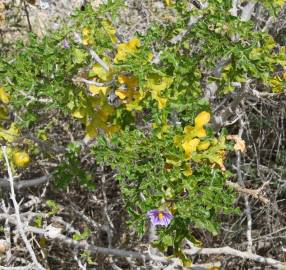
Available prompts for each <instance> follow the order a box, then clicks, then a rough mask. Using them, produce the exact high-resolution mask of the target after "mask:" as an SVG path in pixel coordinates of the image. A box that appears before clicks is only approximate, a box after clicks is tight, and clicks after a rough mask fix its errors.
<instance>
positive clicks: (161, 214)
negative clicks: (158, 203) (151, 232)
mask: <svg viewBox="0 0 286 270" xmlns="http://www.w3.org/2000/svg"><path fill="white" fill-rule="evenodd" d="M147 216H148V218H149V219H150V221H151V222H152V224H153V225H155V226H156V225H161V226H165V227H167V226H168V225H169V224H170V222H171V219H172V218H173V215H172V214H171V213H170V212H168V211H161V210H158V209H153V210H150V211H148V213H147Z"/></svg>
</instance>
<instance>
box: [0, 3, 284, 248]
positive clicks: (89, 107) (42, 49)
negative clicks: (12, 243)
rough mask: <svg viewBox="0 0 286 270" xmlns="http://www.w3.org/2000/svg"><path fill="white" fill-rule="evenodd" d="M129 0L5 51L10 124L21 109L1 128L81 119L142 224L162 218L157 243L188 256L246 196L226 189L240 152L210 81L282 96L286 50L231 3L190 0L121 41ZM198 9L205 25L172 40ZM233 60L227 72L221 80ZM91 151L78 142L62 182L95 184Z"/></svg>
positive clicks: (0, 76)
mask: <svg viewBox="0 0 286 270" xmlns="http://www.w3.org/2000/svg"><path fill="white" fill-rule="evenodd" d="M270 2H271V3H272V2H273V1H268V0H265V1H263V3H262V4H263V5H264V8H269V6H271V10H272V11H271V12H273V11H275V10H277V8H279V5H278V4H279V3H278V2H279V1H274V4H273V5H271V3H270ZM122 5H123V1H120V0H117V1H108V3H107V4H106V5H101V6H100V8H99V9H98V10H96V11H94V10H93V9H92V7H91V6H87V7H86V9H85V11H79V12H78V13H77V14H75V15H74V17H73V20H72V23H71V24H70V25H69V26H65V27H63V28H62V29H60V30H59V31H56V32H52V33H49V34H48V35H47V36H46V37H44V38H43V39H41V40H40V39H38V38H37V37H35V36H33V35H31V36H30V40H29V42H28V44H25V45H24V44H23V43H19V44H18V47H17V52H16V54H14V55H12V59H13V61H11V59H10V58H9V57H6V58H5V57H2V56H1V58H0V85H1V88H0V100H1V102H2V103H3V104H2V103H1V104H2V105H3V106H1V107H0V116H1V119H2V118H3V117H2V115H4V118H5V115H6V114H7V108H6V107H5V106H6V105H7V104H8V103H9V106H10V108H11V109H13V110H15V111H19V112H20V114H21V115H20V117H18V118H17V123H13V124H11V126H10V129H8V131H7V130H6V131H5V132H2V127H1V130H0V136H1V138H4V139H5V140H6V141H8V142H9V140H12V139H11V138H12V137H11V136H14V135H15V134H18V133H19V129H20V128H21V132H22V133H23V134H25V131H27V130H36V129H37V125H38V122H39V121H40V118H43V117H44V116H47V117H46V118H47V119H49V117H48V116H49V113H50V112H51V111H52V110H57V111H58V112H59V113H60V114H61V115H62V116H64V117H63V118H64V119H66V121H67V122H68V123H74V122H81V123H82V126H83V129H82V130H79V129H78V130H77V133H80V135H81V137H82V139H84V141H85V142H87V141H89V142H90V141H91V142H92V141H94V142H95V143H94V146H93V148H92V149H89V150H90V151H92V154H94V155H95V157H96V160H97V164H101V165H104V166H108V167H109V168H110V169H113V170H116V172H117V173H116V178H117V180H118V183H119V186H120V188H121V191H122V195H123V198H124V202H125V206H126V209H127V210H128V212H129V215H130V219H129V222H130V224H131V225H132V226H134V228H136V229H138V232H140V233H144V232H145V231H146V228H147V225H148V224H149V222H153V223H154V224H155V225H158V227H157V229H158V230H157V232H158V236H159V238H158V240H157V242H156V245H157V246H158V247H160V248H161V249H162V250H166V249H167V247H168V246H173V248H174V250H175V251H176V252H179V250H180V244H181V242H182V240H183V239H185V238H188V239H189V240H191V241H195V239H194V238H193V237H192V230H193V229H194V228H203V229H206V230H208V231H210V232H212V233H214V234H216V233H217V232H218V228H219V217H220V216H221V214H222V213H224V214H228V213H232V212H233V211H234V210H233V208H232V207H231V205H232V202H233V199H234V194H233V193H232V192H231V191H230V190H227V189H226V187H225V186H224V183H225V180H226V178H227V177H228V176H229V172H228V171H227V170H226V168H225V167H226V166H225V163H227V160H225V157H226V151H227V150H228V149H229V147H228V146H227V144H226V141H225V135H224V132H221V133H220V135H216V134H215V133H214V131H213V130H212V128H211V125H210V120H211V111H212V108H211V105H210V104H208V102H207V101H205V100H203V99H202V98H201V97H202V94H203V89H204V86H205V85H206V84H208V83H211V82H213V81H214V82H216V84H217V85H218V94H222V95H223V94H227V93H228V92H230V91H233V90H235V89H234V87H235V86H234V85H237V83H244V82H246V81H248V80H250V79H251V80H252V81H257V82H259V83H260V84H263V85H264V86H265V88H266V89H269V90H271V91H274V92H279V91H281V90H282V89H283V88H284V87H285V73H284V74H282V73H281V72H280V70H282V66H283V65H285V64H286V59H285V47H283V46H282V47H281V46H280V47H279V46H277V44H276V42H275V41H274V39H273V38H272V37H271V35H270V34H268V33H267V32H265V31H260V30H257V29H256V31H253V29H254V24H253V23H252V22H250V21H248V22H243V21H241V20H240V19H239V17H235V16H232V14H231V13H230V12H229V13H228V12H226V11H229V10H230V9H231V8H232V6H231V1H220V0H209V1H208V5H206V6H204V8H201V9H200V8H197V7H195V6H194V7H193V8H192V9H189V1H186V0H180V1H175V0H172V1H165V5H166V9H173V12H172V13H171V14H173V16H175V20H170V21H169V22H168V24H162V23H154V24H152V25H150V26H149V28H148V29H147V31H146V33H145V34H144V35H143V34H138V35H135V36H133V37H128V38H127V37H120V36H119V35H118V32H117V27H120V26H119V25H116V23H115V22H117V20H115V18H116V10H118V9H119V8H120V7H121V6H122ZM274 15H275V12H274ZM190 16H197V17H201V18H203V20H198V22H197V23H196V24H194V25H192V27H191V28H190V29H189V31H187V32H186V33H185V34H184V35H183V36H182V39H181V40H179V42H171V40H172V39H173V38H174V37H175V36H176V35H177V34H178V33H179V32H180V31H181V29H185V28H187V27H188V21H189V18H190ZM234 37H239V38H240V40H241V41H242V42H236V41H235V39H234ZM225 58H227V59H229V61H227V65H225V66H223V67H222V70H221V76H216V77H213V76H210V74H211V72H210V71H212V70H213V69H214V68H215V67H216V65H217V63H218V62H219V61H220V60H221V59H225ZM277 70H278V72H276V71H277ZM280 73H281V74H280ZM7 78H8V79H7ZM283 78H284V79H283ZM234 83H236V84H234ZM2 86H3V87H2ZM4 89H5V90H4ZM23 92H24V93H26V94H23ZM30 97H32V98H30ZM42 100H45V102H44V103H43V102H42ZM23 107H24V108H25V109H23ZM2 108H3V109H2ZM39 116H41V117H39ZM49 124H50V123H48V124H47V125H49ZM12 133H13V134H12ZM5 134H8V135H5ZM9 134H10V135H11V136H10V135H9ZM38 134H40V133H38ZM36 135H37V134H36ZM44 135H45V140H49V133H48V132H46V133H45V134H44ZM76 135H77V137H79V135H78V134H76ZM4 136H6V137H4ZM41 136H43V134H42V135H41ZM11 142H12V141H10V143H11ZM79 148H80V147H79V146H75V145H74V144H70V145H69V147H68V151H67V153H66V161H63V163H61V164H59V166H58V168H57V173H58V176H59V177H58V178H59V179H71V178H72V177H75V178H76V179H80V180H82V181H81V182H80V183H83V184H84V185H86V186H87V187H88V188H90V189H91V188H94V185H90V184H91V183H90V179H91V178H92V177H91V176H90V175H91V174H92V172H87V171H84V170H83V169H82V168H81V167H80V166H81V163H80V162H79V161H78V160H77V151H79ZM17 151H18V150H17ZM26 160H28V159H27V157H26ZM68 166H70V170H68V169H67V167H68ZM83 179H84V181H83ZM61 181H62V183H61V184H62V185H64V184H67V183H68V180H61ZM63 182H64V183H63ZM62 185H60V186H62ZM160 225H163V226H160Z"/></svg>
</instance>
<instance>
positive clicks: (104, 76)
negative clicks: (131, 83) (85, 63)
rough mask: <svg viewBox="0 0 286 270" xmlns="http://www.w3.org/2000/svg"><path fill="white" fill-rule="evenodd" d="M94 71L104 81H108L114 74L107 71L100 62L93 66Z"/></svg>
mask: <svg viewBox="0 0 286 270" xmlns="http://www.w3.org/2000/svg"><path fill="white" fill-rule="evenodd" d="M104 60H105V59H104ZM92 71H93V72H94V73H95V75H96V76H97V77H98V78H100V79H101V80H102V81H107V80H108V79H110V77H111V76H112V74H111V72H108V71H106V70H105V69H104V68H103V67H102V66H101V65H100V64H95V65H94V66H93V68H92Z"/></svg>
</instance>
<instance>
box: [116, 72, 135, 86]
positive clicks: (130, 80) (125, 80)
mask: <svg viewBox="0 0 286 270" xmlns="http://www.w3.org/2000/svg"><path fill="white" fill-rule="evenodd" d="M118 82H119V83H121V84H126V85H127V88H136V87H137V86H138V79H137V78H136V77H135V76H125V75H119V76H118Z"/></svg>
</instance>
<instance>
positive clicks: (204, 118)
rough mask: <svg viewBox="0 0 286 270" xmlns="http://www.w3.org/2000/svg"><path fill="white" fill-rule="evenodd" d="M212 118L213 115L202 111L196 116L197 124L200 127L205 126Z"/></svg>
mask: <svg viewBox="0 0 286 270" xmlns="http://www.w3.org/2000/svg"><path fill="white" fill-rule="evenodd" d="M210 119H211V115H210V114H209V113H208V112H206V111H203V112H200V113H199V114H198V115H197V117H196V118H195V126H196V127H198V128H202V127H203V126H205V125H206V124H207V123H208V122H209V121H210Z"/></svg>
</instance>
